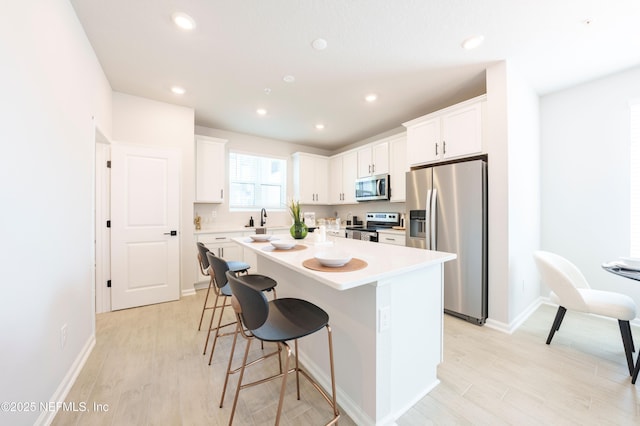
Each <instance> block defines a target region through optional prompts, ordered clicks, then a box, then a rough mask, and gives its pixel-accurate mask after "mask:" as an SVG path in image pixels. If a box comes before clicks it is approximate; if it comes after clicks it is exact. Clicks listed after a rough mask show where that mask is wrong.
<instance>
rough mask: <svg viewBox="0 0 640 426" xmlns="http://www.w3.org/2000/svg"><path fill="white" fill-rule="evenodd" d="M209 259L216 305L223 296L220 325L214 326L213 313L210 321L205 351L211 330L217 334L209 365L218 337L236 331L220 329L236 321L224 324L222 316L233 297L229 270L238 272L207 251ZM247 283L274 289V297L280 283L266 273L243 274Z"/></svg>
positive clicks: (257, 289)
mask: <svg viewBox="0 0 640 426" xmlns="http://www.w3.org/2000/svg"><path fill="white" fill-rule="evenodd" d="M207 260H208V261H209V275H211V277H212V281H213V282H214V283H215V286H214V287H213V289H214V291H215V293H216V301H215V306H218V299H219V298H222V299H223V300H222V306H220V308H221V309H220V316H219V317H218V325H217V326H216V327H215V328H212V325H213V317H214V315H213V314H212V315H211V320H210V321H209V332H208V333H207V341H206V342H205V345H204V350H205V353H206V351H207V344H208V343H209V336H210V335H211V332H212V331H213V330H215V332H216V333H215V335H214V336H213V345H212V346H211V355H209V365H211V360H212V359H213V352H214V351H215V349H216V342H217V341H218V337H220V336H229V335H231V334H235V332H233V333H232V332H229V333H220V329H222V328H224V327H227V326H229V325H233V324H235V323H236V321H233V322H230V323H227V324H224V325H222V316H223V315H224V308H225V307H227V306H230V305H229V304H227V300H228V299H229V297H231V288H230V287H229V283H228V281H227V272H229V273H230V274H231V275H232V276H236V272H234V271H232V270H231V268H230V265H229V262H227V261H225V260H224V259H222V258H221V257H217V256H214V255H213V253H211V252H208V253H207ZM242 277H243V278H244V279H245V281H246V283H247V285H248V286H250V287H251V288H252V289H254V290H255V291H257V292H260V293H261V292H263V291H272V290H273V297H274V298H275V297H276V289H275V287H276V285H277V284H278V283H277V282H276V281H275V280H274V279H272V278H269V277H267V276H265V275H260V274H247V275H243V276H242Z"/></svg>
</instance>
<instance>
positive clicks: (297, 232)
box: [289, 200, 309, 240]
mask: <svg viewBox="0 0 640 426" xmlns="http://www.w3.org/2000/svg"><path fill="white" fill-rule="evenodd" d="M289 213H291V218H292V219H293V225H291V228H290V229H289V232H290V233H291V236H292V237H293V238H295V239H296V240H301V239H303V238H304V237H306V236H307V233H308V232H309V228H307V225H305V223H304V222H303V220H302V215H301V214H300V201H294V200H291V202H290V203H289Z"/></svg>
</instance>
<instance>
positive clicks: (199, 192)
mask: <svg viewBox="0 0 640 426" xmlns="http://www.w3.org/2000/svg"><path fill="white" fill-rule="evenodd" d="M226 142H227V141H226V140H225V139H218V138H212V137H208V136H200V135H196V200H195V201H196V202H197V203H222V202H223V201H224V182H225V164H226V158H225V143H226Z"/></svg>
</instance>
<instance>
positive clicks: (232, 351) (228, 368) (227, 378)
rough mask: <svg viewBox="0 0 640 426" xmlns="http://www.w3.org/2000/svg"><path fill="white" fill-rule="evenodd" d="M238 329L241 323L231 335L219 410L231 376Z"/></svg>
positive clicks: (239, 323)
mask: <svg viewBox="0 0 640 426" xmlns="http://www.w3.org/2000/svg"><path fill="white" fill-rule="evenodd" d="M240 327H242V323H241V322H240V321H238V322H237V323H236V332H235V333H233V343H232V344H231V353H230V354H229V365H228V366H227V375H226V376H225V378H224V386H223V387H222V396H221V397H220V408H222V404H223V403H224V395H225V393H227V384H228V383H229V376H230V375H231V365H232V364H233V355H234V354H235V351H236V342H237V341H238V334H239V333H240V331H241V330H240Z"/></svg>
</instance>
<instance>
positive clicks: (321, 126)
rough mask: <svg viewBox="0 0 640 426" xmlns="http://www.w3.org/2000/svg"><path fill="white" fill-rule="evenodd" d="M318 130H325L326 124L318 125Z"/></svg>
mask: <svg viewBox="0 0 640 426" xmlns="http://www.w3.org/2000/svg"><path fill="white" fill-rule="evenodd" d="M316 130H324V124H322V123H318V124H316Z"/></svg>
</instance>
